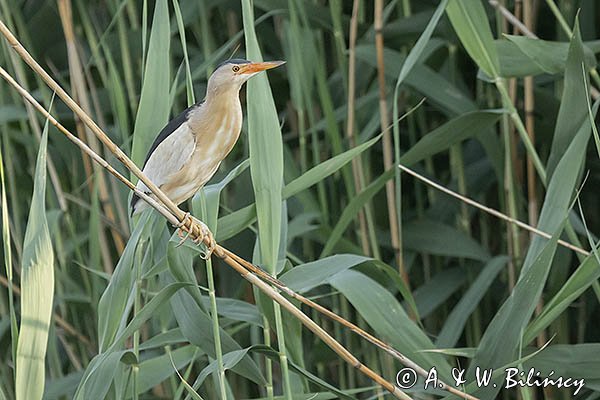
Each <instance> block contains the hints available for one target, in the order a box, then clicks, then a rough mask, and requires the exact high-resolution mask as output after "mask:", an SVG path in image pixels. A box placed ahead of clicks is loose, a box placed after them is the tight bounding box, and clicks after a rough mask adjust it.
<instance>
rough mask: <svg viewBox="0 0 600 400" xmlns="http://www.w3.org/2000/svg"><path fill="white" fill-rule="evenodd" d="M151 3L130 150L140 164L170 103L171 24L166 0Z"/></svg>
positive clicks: (135, 160)
mask: <svg viewBox="0 0 600 400" xmlns="http://www.w3.org/2000/svg"><path fill="white" fill-rule="evenodd" d="M152 4H154V17H153V19H152V28H151V30H150V41H149V43H148V54H147V57H146V65H145V66H144V78H143V82H142V92H141V94H140V101H139V107H138V112H137V115H136V118H135V128H134V129H133V147H132V151H131V158H132V160H133V162H135V163H136V164H137V165H138V166H140V167H141V164H142V163H143V162H144V159H145V156H146V153H147V152H148V150H149V149H150V145H151V144H152V142H153V141H154V138H155V137H156V135H158V132H159V130H160V129H161V128H162V127H163V126H165V125H166V123H167V120H168V118H169V110H170V104H171V103H170V98H169V96H168V95H167V93H169V89H170V84H171V75H170V66H169V57H168V55H169V48H170V34H171V28H170V22H169V8H168V2H167V1H157V2H153V3H152Z"/></svg>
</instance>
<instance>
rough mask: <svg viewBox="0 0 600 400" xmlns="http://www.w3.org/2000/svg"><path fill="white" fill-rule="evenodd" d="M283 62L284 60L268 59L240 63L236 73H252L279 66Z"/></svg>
mask: <svg viewBox="0 0 600 400" xmlns="http://www.w3.org/2000/svg"><path fill="white" fill-rule="evenodd" d="M282 64H285V61H268V62H256V63H250V64H243V65H240V70H239V71H238V72H237V73H238V74H253V73H255V72H260V71H266V70H268V69H271V68H275V67H279V66H280V65H282Z"/></svg>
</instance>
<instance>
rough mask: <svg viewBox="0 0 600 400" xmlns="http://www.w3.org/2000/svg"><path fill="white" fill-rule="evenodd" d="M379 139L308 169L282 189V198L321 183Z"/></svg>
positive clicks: (287, 197)
mask: <svg viewBox="0 0 600 400" xmlns="http://www.w3.org/2000/svg"><path fill="white" fill-rule="evenodd" d="M379 139H381V135H377V136H376V137H374V138H373V139H370V140H368V141H366V142H364V143H362V144H359V145H358V146H356V147H354V148H352V149H350V150H347V151H345V152H343V153H342V154H338V155H337V156H334V157H332V158H330V159H329V160H325V161H323V162H321V163H319V164H318V165H317V166H315V167H313V168H311V169H309V170H308V171H306V172H305V173H303V174H302V175H301V176H299V177H298V178H296V179H294V180H293V181H291V182H290V183H288V184H287V185H285V187H284V188H283V198H284V199H289V198H290V197H292V196H294V195H296V194H298V193H300V192H301V191H303V190H305V189H308V188H309V187H311V186H313V185H314V184H316V183H317V182H320V181H322V180H323V179H325V178H326V177H328V176H329V175H331V174H333V173H335V172H337V171H338V170H339V169H340V168H342V167H343V166H344V165H346V164H347V163H349V162H350V161H351V160H352V159H353V158H354V157H356V156H358V155H359V154H360V153H362V152H363V151H365V150H367V149H368V148H369V147H371V146H372V145H373V144H375V143H376V142H377V141H379Z"/></svg>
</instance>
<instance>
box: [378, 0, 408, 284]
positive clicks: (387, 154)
mask: <svg viewBox="0 0 600 400" xmlns="http://www.w3.org/2000/svg"><path fill="white" fill-rule="evenodd" d="M374 25H375V47H376V50H377V80H378V83H379V118H380V121H381V128H382V129H385V127H387V126H389V116H388V106H387V94H386V87H385V86H386V85H385V63H384V61H383V31H382V30H383V0H375V23H374ZM392 153H393V145H392V138H391V132H390V131H389V130H388V129H385V131H384V132H383V167H384V171H387V170H389V169H390V168H392V164H393V154H392ZM395 191H396V188H395V181H394V180H393V179H390V180H389V181H387V182H386V184H385V193H386V199H387V207H388V218H389V224H390V235H391V240H392V248H393V249H394V257H395V258H396V264H397V265H398V271H399V273H400V276H401V277H402V279H403V280H404V282H405V283H406V284H408V274H407V273H406V270H405V268H404V263H403V261H402V255H401V254H400V244H399V241H400V234H399V232H398V216H397V212H396V192H395Z"/></svg>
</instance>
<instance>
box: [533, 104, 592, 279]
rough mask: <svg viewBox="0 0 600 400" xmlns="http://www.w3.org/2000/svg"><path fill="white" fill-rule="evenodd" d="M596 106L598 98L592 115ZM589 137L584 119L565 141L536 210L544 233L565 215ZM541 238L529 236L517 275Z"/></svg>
mask: <svg viewBox="0 0 600 400" xmlns="http://www.w3.org/2000/svg"><path fill="white" fill-rule="evenodd" d="M599 106H600V101H597V102H596V104H594V110H593V113H594V115H596V113H597V112H598V107H599ZM590 136H591V126H590V121H589V119H588V118H585V121H584V122H583V124H582V125H581V127H580V128H579V130H578V131H577V133H576V134H575V136H574V137H573V139H572V140H571V142H570V143H569V144H568V147H567V148H566V150H565V152H564V154H563V156H562V158H561V159H560V161H559V163H558V165H557V167H556V170H555V171H554V174H553V175H552V178H551V180H550V183H549V185H548V190H547V192H546V197H545V198H544V203H543V205H542V211H541V212H540V218H539V222H538V229H540V230H542V231H544V232H554V231H556V229H558V227H559V226H560V224H562V221H563V219H561V216H564V215H566V214H567V213H568V210H569V208H570V207H571V201H572V199H573V194H574V193H575V189H576V187H577V181H578V177H579V174H580V171H581V168H582V166H583V162H584V159H585V152H586V148H587V145H588V141H589V139H590ZM555 175H556V176H555ZM545 241H546V239H544V238H542V237H540V236H535V237H534V238H533V239H532V241H531V245H530V249H529V252H528V253H527V257H526V258H525V261H524V263H523V269H522V271H521V274H523V272H524V271H525V270H526V269H527V268H528V266H529V264H530V263H531V261H532V259H533V258H534V257H535V256H536V253H537V252H538V251H539V250H540V248H541V247H542V246H543V243H544V242H545Z"/></svg>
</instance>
